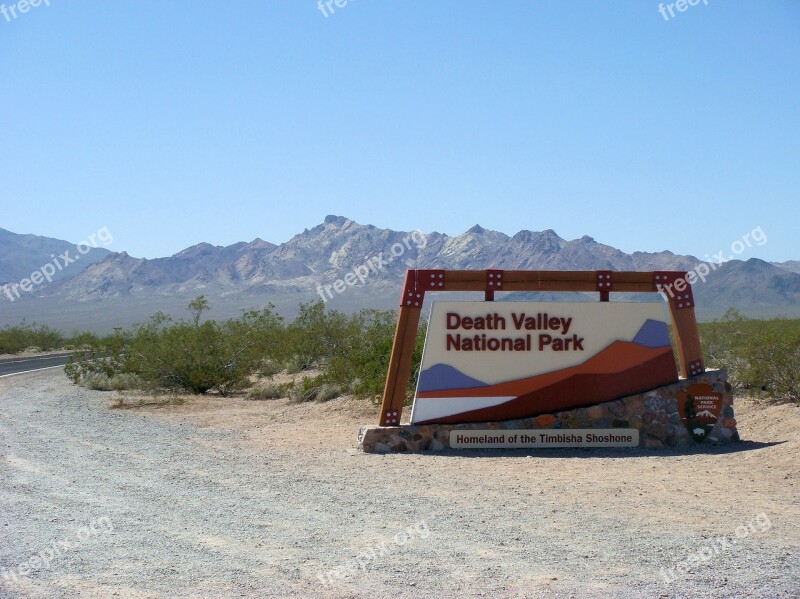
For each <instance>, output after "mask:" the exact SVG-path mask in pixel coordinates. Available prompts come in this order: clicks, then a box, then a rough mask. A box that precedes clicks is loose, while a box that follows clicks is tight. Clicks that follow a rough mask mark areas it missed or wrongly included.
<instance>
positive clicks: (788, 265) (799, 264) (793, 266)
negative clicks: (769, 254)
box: [772, 260, 800, 274]
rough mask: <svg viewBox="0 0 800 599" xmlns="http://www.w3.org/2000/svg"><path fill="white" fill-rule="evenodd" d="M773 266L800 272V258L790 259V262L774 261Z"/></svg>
mask: <svg viewBox="0 0 800 599" xmlns="http://www.w3.org/2000/svg"><path fill="white" fill-rule="evenodd" d="M772 264H773V266H777V267H778V268H782V269H784V270H788V271H789V272H793V273H797V274H800V260H789V261H788V262H773V263H772Z"/></svg>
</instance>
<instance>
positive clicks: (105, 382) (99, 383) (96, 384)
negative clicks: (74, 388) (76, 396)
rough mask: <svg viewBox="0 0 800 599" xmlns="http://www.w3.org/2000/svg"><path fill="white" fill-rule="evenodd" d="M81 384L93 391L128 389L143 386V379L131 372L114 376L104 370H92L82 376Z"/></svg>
mask: <svg viewBox="0 0 800 599" xmlns="http://www.w3.org/2000/svg"><path fill="white" fill-rule="evenodd" d="M79 384H80V385H81V386H83V387H86V388H87V389H92V390H93V391H124V390H126V389H139V388H141V387H142V380H141V379H140V378H139V377H138V376H136V375H135V374H132V373H129V372H123V373H119V374H115V375H113V376H108V375H107V374H104V373H102V372H91V373H88V374H87V375H86V376H85V377H84V378H82V379H81V380H80V383H79Z"/></svg>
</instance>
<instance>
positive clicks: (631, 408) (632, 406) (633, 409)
mask: <svg viewBox="0 0 800 599" xmlns="http://www.w3.org/2000/svg"><path fill="white" fill-rule="evenodd" d="M625 403H626V404H627V409H626V412H627V413H628V414H629V415H631V414H635V415H637V416H641V415H642V414H643V413H644V398H643V397H642V396H641V395H637V396H635V397H634V398H633V399H630V400H628V401H626V402H625Z"/></svg>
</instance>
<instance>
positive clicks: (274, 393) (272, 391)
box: [245, 383, 292, 401]
mask: <svg viewBox="0 0 800 599" xmlns="http://www.w3.org/2000/svg"><path fill="white" fill-rule="evenodd" d="M291 387H292V384H291V383H287V384H283V385H277V384H275V383H267V384H266V385H257V386H255V387H253V388H252V389H250V390H249V391H248V392H247V395H246V396H245V399H249V400H251V401H262V400H267V399H281V398H283V397H287V396H288V395H289V390H290V389H291Z"/></svg>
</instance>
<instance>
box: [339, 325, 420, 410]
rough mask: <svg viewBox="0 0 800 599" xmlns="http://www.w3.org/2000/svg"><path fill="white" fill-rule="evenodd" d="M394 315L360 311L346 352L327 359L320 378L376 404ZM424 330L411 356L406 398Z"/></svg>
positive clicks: (384, 373) (345, 344)
mask: <svg viewBox="0 0 800 599" xmlns="http://www.w3.org/2000/svg"><path fill="white" fill-rule="evenodd" d="M395 320H396V315H395V313H394V312H391V311H378V310H361V311H360V312H357V313H356V314H354V315H353V316H352V317H351V318H350V322H349V323H348V327H347V330H348V331H349V333H350V338H349V339H348V340H347V342H346V343H344V344H342V345H343V347H344V348H346V351H342V352H340V353H337V354H336V355H334V356H331V358H330V359H329V360H328V363H327V364H326V366H325V369H324V374H323V377H324V379H325V381H327V382H328V383H331V384H334V385H337V386H338V387H340V388H342V389H348V390H349V391H350V392H351V393H352V394H353V395H355V396H357V397H362V398H369V399H371V400H373V401H377V399H378V398H379V397H380V395H381V394H382V393H383V387H384V384H385V382H386V371H387V369H388V367H389V358H390V356H391V351H392V340H393V338H394V329H395ZM424 339H425V327H424V325H423V326H421V327H420V331H419V333H418V334H417V340H416V345H415V348H414V354H413V357H412V370H411V373H412V376H411V377H410V380H409V388H408V395H409V397H410V395H411V394H412V393H413V390H414V383H415V381H416V376H415V375H416V373H418V371H419V363H420V359H421V356H422V346H423V343H424Z"/></svg>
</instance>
